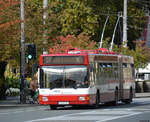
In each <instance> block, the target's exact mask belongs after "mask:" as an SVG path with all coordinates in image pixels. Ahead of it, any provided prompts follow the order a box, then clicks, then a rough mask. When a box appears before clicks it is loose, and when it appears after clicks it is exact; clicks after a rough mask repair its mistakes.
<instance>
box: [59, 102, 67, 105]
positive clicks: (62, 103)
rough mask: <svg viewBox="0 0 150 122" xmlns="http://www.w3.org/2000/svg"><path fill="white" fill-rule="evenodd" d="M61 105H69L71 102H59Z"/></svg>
mask: <svg viewBox="0 0 150 122" xmlns="http://www.w3.org/2000/svg"><path fill="white" fill-rule="evenodd" d="M58 104H59V105H68V104H69V102H58Z"/></svg>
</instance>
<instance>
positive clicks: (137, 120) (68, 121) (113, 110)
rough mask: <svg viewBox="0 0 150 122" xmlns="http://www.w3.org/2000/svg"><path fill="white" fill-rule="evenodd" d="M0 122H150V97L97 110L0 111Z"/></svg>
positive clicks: (37, 108) (104, 106)
mask: <svg viewBox="0 0 150 122" xmlns="http://www.w3.org/2000/svg"><path fill="white" fill-rule="evenodd" d="M0 122H150V97H148V98H135V99H134V100H133V102H132V103H131V104H129V105H125V104H122V103H119V105H117V106H106V105H100V107H99V108H97V109H94V108H74V107H66V108H59V109H58V110H50V108H49V106H34V107H31V106H30V107H18V108H11V109H9V108H7V109H6V108H5V109H0Z"/></svg>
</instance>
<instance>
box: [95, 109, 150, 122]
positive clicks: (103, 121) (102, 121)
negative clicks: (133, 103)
mask: <svg viewBox="0 0 150 122" xmlns="http://www.w3.org/2000/svg"><path fill="white" fill-rule="evenodd" d="M148 112H149V111H147V112H137V113H133V114H129V115H124V116H119V117H112V118H108V119H104V120H100V121H95V122H106V121H110V120H115V119H120V118H125V117H130V116H134V115H138V114H141V113H143V114H145V113H148Z"/></svg>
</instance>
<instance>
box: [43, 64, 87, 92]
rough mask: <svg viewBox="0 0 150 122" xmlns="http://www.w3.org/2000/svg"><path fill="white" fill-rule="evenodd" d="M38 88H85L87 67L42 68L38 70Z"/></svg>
mask: <svg viewBox="0 0 150 122" xmlns="http://www.w3.org/2000/svg"><path fill="white" fill-rule="evenodd" d="M40 87H43V88H50V89H54V88H87V87H89V81H88V70H87V66H46V67H44V66H43V67H41V69H40Z"/></svg>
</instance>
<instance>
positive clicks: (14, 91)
mask: <svg viewBox="0 0 150 122" xmlns="http://www.w3.org/2000/svg"><path fill="white" fill-rule="evenodd" d="M19 93H20V89H18V88H9V89H7V90H6V95H7V96H19Z"/></svg>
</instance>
